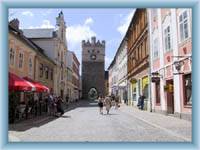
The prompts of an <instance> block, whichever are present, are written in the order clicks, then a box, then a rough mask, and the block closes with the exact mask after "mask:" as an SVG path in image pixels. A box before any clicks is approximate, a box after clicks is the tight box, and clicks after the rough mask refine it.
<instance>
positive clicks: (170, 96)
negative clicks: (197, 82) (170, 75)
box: [166, 80, 174, 114]
mask: <svg viewBox="0 0 200 150" xmlns="http://www.w3.org/2000/svg"><path fill="white" fill-rule="evenodd" d="M166 85H167V87H168V88H167V89H168V90H167V91H166V92H167V113H168V114H173V113H174V90H173V86H174V83H173V80H167V81H166Z"/></svg>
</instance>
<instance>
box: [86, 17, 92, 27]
mask: <svg viewBox="0 0 200 150" xmlns="http://www.w3.org/2000/svg"><path fill="white" fill-rule="evenodd" d="M93 23H94V20H93V19H92V18H91V17H90V18H87V19H86V20H85V25H91V24H93Z"/></svg>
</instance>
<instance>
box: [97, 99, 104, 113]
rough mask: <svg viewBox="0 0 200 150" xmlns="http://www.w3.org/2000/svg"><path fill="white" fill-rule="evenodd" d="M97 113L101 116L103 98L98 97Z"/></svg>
mask: <svg viewBox="0 0 200 150" xmlns="http://www.w3.org/2000/svg"><path fill="white" fill-rule="evenodd" d="M98 106H99V113H100V114H102V115H103V98H102V96H99V98H98Z"/></svg>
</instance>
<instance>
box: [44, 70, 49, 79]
mask: <svg viewBox="0 0 200 150" xmlns="http://www.w3.org/2000/svg"><path fill="white" fill-rule="evenodd" d="M45 78H46V79H48V78H49V68H48V67H45Z"/></svg>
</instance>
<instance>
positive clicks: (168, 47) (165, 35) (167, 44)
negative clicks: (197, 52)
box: [164, 26, 172, 51]
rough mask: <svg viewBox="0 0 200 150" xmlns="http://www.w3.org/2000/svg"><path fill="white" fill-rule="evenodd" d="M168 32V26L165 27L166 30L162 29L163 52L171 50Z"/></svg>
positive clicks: (169, 32)
mask: <svg viewBox="0 0 200 150" xmlns="http://www.w3.org/2000/svg"><path fill="white" fill-rule="evenodd" d="M170 30H171V29H170V26H167V28H165V29H164V41H165V51H170V50H171V48H172V47H171V46H172V44H171V35H170V34H171V31H170Z"/></svg>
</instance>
